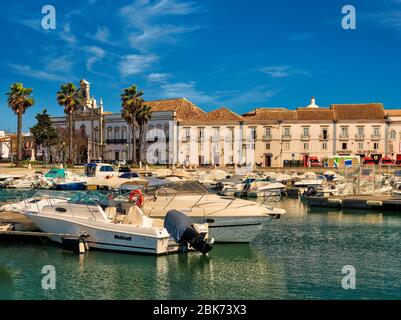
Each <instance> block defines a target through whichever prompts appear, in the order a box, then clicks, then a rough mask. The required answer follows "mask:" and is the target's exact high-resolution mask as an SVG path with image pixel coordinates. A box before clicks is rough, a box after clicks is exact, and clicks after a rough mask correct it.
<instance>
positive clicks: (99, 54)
mask: <svg viewBox="0 0 401 320" xmlns="http://www.w3.org/2000/svg"><path fill="white" fill-rule="evenodd" d="M85 50H86V51H87V52H88V53H89V54H90V55H91V56H90V57H89V58H88V60H87V61H86V69H88V70H89V71H92V67H93V65H94V64H95V63H96V62H98V61H99V60H101V59H103V58H104V57H105V55H106V52H105V51H104V50H103V49H102V48H99V47H96V46H89V47H85Z"/></svg>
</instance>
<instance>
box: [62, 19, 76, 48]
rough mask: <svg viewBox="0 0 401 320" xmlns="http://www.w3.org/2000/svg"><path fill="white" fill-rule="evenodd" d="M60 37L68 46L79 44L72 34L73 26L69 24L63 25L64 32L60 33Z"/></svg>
mask: <svg viewBox="0 0 401 320" xmlns="http://www.w3.org/2000/svg"><path fill="white" fill-rule="evenodd" d="M59 36H60V38H61V39H62V40H64V41H65V42H67V43H68V44H75V43H76V42H77V39H76V37H75V36H74V35H73V34H72V32H71V26H70V24H69V23H66V24H64V25H63V30H61V31H59Z"/></svg>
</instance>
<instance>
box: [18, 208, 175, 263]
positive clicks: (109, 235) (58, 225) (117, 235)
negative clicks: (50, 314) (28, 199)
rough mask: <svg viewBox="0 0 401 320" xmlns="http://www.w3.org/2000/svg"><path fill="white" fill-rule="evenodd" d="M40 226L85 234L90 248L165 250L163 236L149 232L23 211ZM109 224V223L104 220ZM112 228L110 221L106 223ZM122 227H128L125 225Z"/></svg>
mask: <svg viewBox="0 0 401 320" xmlns="http://www.w3.org/2000/svg"><path fill="white" fill-rule="evenodd" d="M25 215H26V216H27V217H28V218H29V219H30V220H31V221H32V222H33V223H34V224H35V225H36V226H37V227H38V228H39V229H40V230H42V231H44V232H48V233H55V234H60V235H72V236H81V235H83V234H85V235H87V238H85V240H86V242H87V243H88V245H89V247H90V248H96V249H101V250H109V251H122V252H131V253H146V254H156V255H160V254H166V253H168V252H171V250H169V246H168V242H169V238H168V236H167V237H157V236H150V235H146V234H137V233H133V232H129V231H128V230H117V228H118V226H121V225H115V228H114V229H110V230H107V229H105V227H104V223H99V222H96V221H90V222H80V221H78V220H79V219H75V220H73V219H71V220H66V219H62V220H61V219H57V218H53V217H49V216H46V215H38V214H34V213H33V214H31V213H26V214H25ZM107 225H108V226H109V224H107ZM110 227H111V228H113V224H110ZM124 227H126V228H125V229H128V226H124ZM52 240H54V241H57V242H60V241H61V238H60V237H55V238H53V239H52Z"/></svg>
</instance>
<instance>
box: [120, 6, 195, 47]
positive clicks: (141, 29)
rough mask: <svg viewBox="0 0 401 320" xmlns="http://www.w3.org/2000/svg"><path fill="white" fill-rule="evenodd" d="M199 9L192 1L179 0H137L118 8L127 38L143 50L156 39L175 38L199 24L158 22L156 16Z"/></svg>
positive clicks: (187, 12)
mask: <svg viewBox="0 0 401 320" xmlns="http://www.w3.org/2000/svg"><path fill="white" fill-rule="evenodd" d="M197 11H199V8H198V7H196V6H195V5H194V3H193V2H184V1H181V0H159V1H149V0H138V1H135V2H133V3H132V4H130V5H128V6H124V7H122V8H121V9H120V13H121V15H122V16H123V18H124V19H125V21H126V24H127V25H128V26H129V32H130V34H129V36H128V37H129V39H130V43H131V46H132V47H134V48H136V49H140V50H144V47H146V46H148V45H150V44H152V43H155V42H156V41H166V40H168V41H171V40H176V39H174V38H173V35H178V34H182V33H186V32H190V31H193V30H197V29H199V28H200V27H199V26H176V25H171V24H170V25H166V24H158V23H157V22H155V20H156V19H157V18H161V17H165V16H171V15H188V14H191V13H194V12H197Z"/></svg>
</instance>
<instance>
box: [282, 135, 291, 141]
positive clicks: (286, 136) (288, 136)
mask: <svg viewBox="0 0 401 320" xmlns="http://www.w3.org/2000/svg"><path fill="white" fill-rule="evenodd" d="M281 139H282V140H287V141H288V140H291V135H290V134H283V135H282V137H281Z"/></svg>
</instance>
